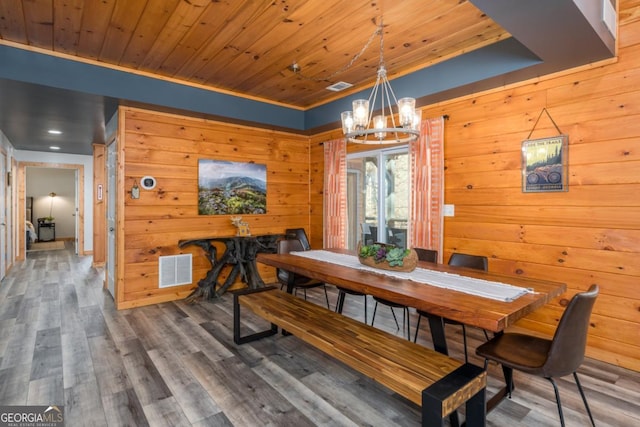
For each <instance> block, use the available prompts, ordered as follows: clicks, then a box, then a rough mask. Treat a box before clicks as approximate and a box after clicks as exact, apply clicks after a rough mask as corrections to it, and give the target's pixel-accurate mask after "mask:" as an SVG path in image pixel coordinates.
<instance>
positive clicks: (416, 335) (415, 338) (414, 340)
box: [413, 313, 422, 342]
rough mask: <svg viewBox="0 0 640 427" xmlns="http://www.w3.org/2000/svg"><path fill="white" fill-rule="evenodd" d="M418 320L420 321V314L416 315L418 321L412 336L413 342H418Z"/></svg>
mask: <svg viewBox="0 0 640 427" xmlns="http://www.w3.org/2000/svg"><path fill="white" fill-rule="evenodd" d="M420 319H422V314H420V313H418V321H417V322H416V334H415V335H414V336H413V342H417V341H418V331H419V330H420Z"/></svg>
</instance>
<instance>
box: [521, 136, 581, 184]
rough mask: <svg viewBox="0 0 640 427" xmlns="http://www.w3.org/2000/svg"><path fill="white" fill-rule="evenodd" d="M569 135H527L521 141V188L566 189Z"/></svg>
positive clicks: (567, 181) (567, 182)
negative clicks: (540, 136) (545, 136)
mask: <svg viewBox="0 0 640 427" xmlns="http://www.w3.org/2000/svg"><path fill="white" fill-rule="evenodd" d="M568 150H569V137H568V135H557V136H552V137H548V138H540V139H527V140H524V141H523V142H522V191H523V192H524V193H547V192H562V191H569V174H568V161H567V160H568Z"/></svg>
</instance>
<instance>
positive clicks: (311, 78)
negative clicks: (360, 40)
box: [290, 22, 382, 82]
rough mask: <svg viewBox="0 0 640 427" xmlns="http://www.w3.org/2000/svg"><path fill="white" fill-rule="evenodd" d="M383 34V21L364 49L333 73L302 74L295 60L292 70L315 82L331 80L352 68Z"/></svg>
mask: <svg viewBox="0 0 640 427" xmlns="http://www.w3.org/2000/svg"><path fill="white" fill-rule="evenodd" d="M378 34H380V35H382V22H380V25H379V26H378V27H376V29H375V31H374V32H373V34H371V36H370V37H369V40H367V43H366V44H365V45H364V46H363V47H362V49H360V52H358V53H356V54H355V55H354V56H353V58H351V60H350V61H349V62H348V63H347V64H346V65H345V66H343V67H342V68H340V69H338V70H336V71H334V72H333V73H331V74H329V75H327V76H326V77H323V78H316V77H310V76H305V75H304V74H302V73H301V72H300V67H299V66H298V64H297V63H296V62H295V61H294V63H293V65H292V66H291V67H290V69H291V70H293V72H294V73H295V74H296V75H297V76H300V77H301V78H303V79H305V80H310V81H314V82H330V81H331V79H333V78H334V77H335V76H337V75H339V74H342V73H344V72H345V71H347V70H348V69H349V68H351V67H352V66H353V64H354V63H355V62H356V61H357V60H358V59H360V57H361V56H362V55H363V54H364V52H365V51H366V50H367V49H368V48H369V46H371V43H372V42H373V39H374V38H375V37H376V36H377V35H378ZM380 49H381V50H382V39H381V40H380Z"/></svg>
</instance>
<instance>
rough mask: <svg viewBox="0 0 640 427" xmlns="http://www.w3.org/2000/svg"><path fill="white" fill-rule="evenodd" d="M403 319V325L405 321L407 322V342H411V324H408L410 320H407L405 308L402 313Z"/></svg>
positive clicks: (406, 308) (406, 309)
mask: <svg viewBox="0 0 640 427" xmlns="http://www.w3.org/2000/svg"><path fill="white" fill-rule="evenodd" d="M402 316H403V319H402V323H403V324H404V321H405V319H406V320H407V340H408V341H411V324H410V323H409V322H410V320H411V319H410V318H409V307H405V308H404V313H403V314H402Z"/></svg>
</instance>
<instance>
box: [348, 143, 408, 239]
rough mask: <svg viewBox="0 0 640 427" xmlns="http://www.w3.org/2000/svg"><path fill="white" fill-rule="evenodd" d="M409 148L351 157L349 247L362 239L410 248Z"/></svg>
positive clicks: (349, 167) (372, 152) (349, 175)
mask: <svg viewBox="0 0 640 427" xmlns="http://www.w3.org/2000/svg"><path fill="white" fill-rule="evenodd" d="M409 199H410V198H409V153H408V149H407V147H400V148H397V147H396V148H392V149H383V150H376V151H367V152H363V153H355V154H350V155H348V156H347V215H348V221H347V247H348V248H349V249H355V248H356V247H357V245H358V242H362V243H363V244H371V243H374V242H382V243H391V244H394V245H396V246H399V247H402V248H406V246H407V226H408V223H409Z"/></svg>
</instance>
